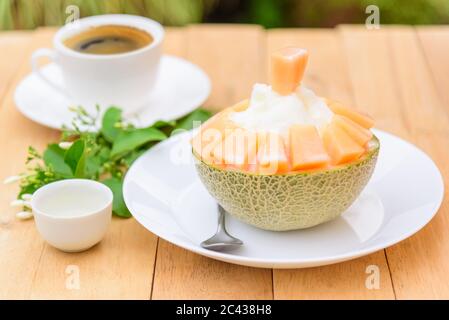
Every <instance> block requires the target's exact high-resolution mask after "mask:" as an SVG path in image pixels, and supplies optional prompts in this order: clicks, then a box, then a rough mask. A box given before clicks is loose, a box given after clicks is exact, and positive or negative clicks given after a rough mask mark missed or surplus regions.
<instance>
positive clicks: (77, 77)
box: [31, 14, 164, 113]
mask: <svg viewBox="0 0 449 320" xmlns="http://www.w3.org/2000/svg"><path fill="white" fill-rule="evenodd" d="M101 25H123V26H129V27H134V28H137V29H140V30H143V31H146V32H148V33H149V34H150V35H151V36H152V37H153V42H151V43H150V44H149V45H148V46H146V47H143V48H141V49H138V50H135V51H130V52H126V53H121V54H111V55H101V54H87V53H80V52H77V51H75V50H73V49H71V48H68V47H67V46H65V45H64V40H66V39H67V38H70V37H71V36H73V35H75V34H78V33H80V32H83V31H85V30H87V29H89V28H92V27H96V26H101ZM163 39H164V29H163V27H162V26H161V25H160V24H159V23H158V22H156V21H153V20H150V19H147V18H144V17H139V16H133V15H125V14H111V15H99V16H93V17H88V18H83V19H80V20H77V21H75V22H73V23H69V24H67V25H65V26H64V27H62V28H61V29H60V30H59V31H58V32H57V33H56V35H55V37H54V39H53V47H54V48H53V49H44V48H41V49H38V50H37V51H35V52H34V53H33V55H32V57H31V64H32V67H33V72H35V73H36V74H37V75H38V76H39V77H40V78H41V79H42V80H43V81H45V82H46V83H47V84H49V85H50V86H52V87H53V88H54V89H55V90H57V91H59V92H60V93H62V94H64V95H65V96H67V97H68V98H69V99H70V101H71V102H72V103H75V104H78V105H82V106H83V107H85V108H86V109H87V110H89V111H92V110H93V109H94V107H95V105H96V104H98V105H100V107H102V108H103V109H105V108H107V107H109V106H111V105H116V106H119V107H120V108H122V109H123V110H124V112H125V113H132V112H135V111H137V110H138V109H139V108H142V107H143V106H145V104H146V103H147V102H148V101H149V99H150V95H151V90H152V88H153V87H154V84H155V82H156V78H157V74H158V66H159V60H160V56H161V44H162V41H163ZM42 57H47V58H49V59H50V60H52V61H53V62H54V63H56V64H57V65H58V66H59V68H60V69H61V71H62V76H63V80H64V83H63V84H59V83H55V82H53V81H52V80H50V79H49V78H47V77H46V76H45V74H43V73H42V72H41V70H40V68H39V64H38V62H39V60H40V59H41V58H42ZM62 107H67V106H62Z"/></svg>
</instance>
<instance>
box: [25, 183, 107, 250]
mask: <svg viewBox="0 0 449 320" xmlns="http://www.w3.org/2000/svg"><path fill="white" fill-rule="evenodd" d="M112 201H113V194H112V191H111V189H109V188H108V187H107V186H105V185H104V184H102V183H100V182H97V181H93V180H87V179H67V180H61V181H57V182H53V183H50V184H47V185H45V186H43V187H41V188H39V189H38V190H37V191H36V192H35V193H34V194H33V197H32V198H31V207H32V209H33V214H34V220H35V222H36V227H37V230H38V231H39V233H40V234H41V236H42V237H43V238H44V239H45V240H46V241H47V242H48V243H49V244H50V245H52V246H53V247H55V248H58V249H60V250H62V251H66V252H79V251H84V250H87V249H89V248H90V247H92V246H94V245H96V244H97V243H98V242H100V241H101V240H102V239H103V237H104V235H105V234H106V230H107V229H108V226H109V224H110V222H111V216H112Z"/></svg>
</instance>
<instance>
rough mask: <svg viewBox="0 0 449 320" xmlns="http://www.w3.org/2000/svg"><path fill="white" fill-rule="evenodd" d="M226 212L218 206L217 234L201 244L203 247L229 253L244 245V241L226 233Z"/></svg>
mask: <svg viewBox="0 0 449 320" xmlns="http://www.w3.org/2000/svg"><path fill="white" fill-rule="evenodd" d="M225 215H226V211H225V209H223V207H222V206H220V205H218V228H217V232H216V233H215V234H214V235H213V236H212V237H211V238H209V239H207V240H205V241H203V242H201V247H203V248H204V249H208V250H214V251H228V250H233V249H236V248H238V247H240V246H242V245H243V242H242V240H240V239H237V238H235V237H233V236H231V235H230V234H229V233H228V232H227V231H226V224H225Z"/></svg>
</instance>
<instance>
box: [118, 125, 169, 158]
mask: <svg viewBox="0 0 449 320" xmlns="http://www.w3.org/2000/svg"><path fill="white" fill-rule="evenodd" d="M166 138H167V136H166V135H165V134H164V133H163V132H162V131H160V130H159V129H156V128H153V127H148V128H142V129H132V130H130V131H122V132H121V133H120V134H119V135H118V137H117V138H116V139H115V141H114V144H113V146H112V151H111V157H112V158H115V157H117V156H123V155H124V154H127V153H129V152H131V151H133V150H134V149H136V148H138V147H140V146H142V145H144V144H146V143H148V142H152V141H162V140H164V139H166Z"/></svg>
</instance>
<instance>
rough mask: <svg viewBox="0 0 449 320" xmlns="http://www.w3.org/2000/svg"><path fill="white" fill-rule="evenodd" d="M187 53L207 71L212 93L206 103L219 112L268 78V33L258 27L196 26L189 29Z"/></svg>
mask: <svg viewBox="0 0 449 320" xmlns="http://www.w3.org/2000/svg"><path fill="white" fill-rule="evenodd" d="M187 39H188V41H187V56H188V58H189V60H191V61H192V62H193V63H196V64H198V65H199V66H200V67H202V68H204V69H205V70H206V71H207V74H208V75H209V77H210V78H211V81H212V94H211V96H210V98H209V99H208V100H207V102H206V106H207V107H208V108H209V109H210V110H212V111H218V110H220V109H222V108H224V107H226V106H230V105H232V104H234V103H236V102H238V101H240V100H243V99H246V98H247V97H248V96H249V94H250V93H251V89H252V86H253V84H254V83H255V82H261V81H263V80H264V76H265V70H264V68H263V67H262V66H263V63H264V61H265V41H264V33H263V31H262V29H261V28H260V27H257V26H249V25H248V26H245V25H239V26H230V25H195V26H191V27H189V28H188V31H187Z"/></svg>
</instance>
